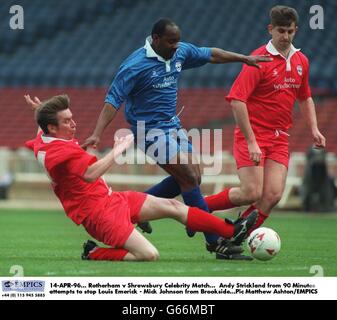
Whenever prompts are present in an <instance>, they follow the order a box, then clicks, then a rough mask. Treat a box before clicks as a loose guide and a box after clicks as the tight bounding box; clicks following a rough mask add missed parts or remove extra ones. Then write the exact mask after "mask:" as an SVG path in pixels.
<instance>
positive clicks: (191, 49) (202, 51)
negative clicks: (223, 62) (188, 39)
mask: <svg viewBox="0 0 337 320" xmlns="http://www.w3.org/2000/svg"><path fill="white" fill-rule="evenodd" d="M180 49H181V50H182V51H183V54H184V55H185V61H184V63H183V69H184V70H186V69H191V68H197V67H201V66H203V65H204V64H206V63H208V62H210V60H211V48H207V47H197V46H195V45H193V44H191V43H184V42H182V43H181V44H180Z"/></svg>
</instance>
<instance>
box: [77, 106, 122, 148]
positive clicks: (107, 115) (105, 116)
mask: <svg viewBox="0 0 337 320" xmlns="http://www.w3.org/2000/svg"><path fill="white" fill-rule="evenodd" d="M116 114H117V110H116V109H115V108H114V107H113V106H112V105H111V104H109V103H105V104H104V107H103V109H102V111H101V113H100V115H99V117H98V120H97V123H96V127H95V130H94V133H93V134H92V135H91V136H90V137H89V138H87V139H86V140H85V141H84V143H83V144H82V145H81V147H82V148H83V149H86V148H87V147H89V146H91V147H93V148H96V147H97V146H98V144H99V143H100V140H101V136H102V134H103V131H104V130H105V128H106V127H107V126H108V125H109V123H110V122H111V121H112V119H113V118H114V117H115V116H116Z"/></svg>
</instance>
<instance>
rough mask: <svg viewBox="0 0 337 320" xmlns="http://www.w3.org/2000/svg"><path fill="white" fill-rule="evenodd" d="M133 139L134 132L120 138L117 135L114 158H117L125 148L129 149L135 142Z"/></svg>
mask: <svg viewBox="0 0 337 320" xmlns="http://www.w3.org/2000/svg"><path fill="white" fill-rule="evenodd" d="M133 140H134V136H133V134H129V135H127V136H125V137H120V138H119V137H117V136H115V145H114V148H113V153H114V158H117V157H118V156H119V155H121V154H122V153H123V152H124V151H125V150H127V149H129V148H130V147H131V145H132V144H133Z"/></svg>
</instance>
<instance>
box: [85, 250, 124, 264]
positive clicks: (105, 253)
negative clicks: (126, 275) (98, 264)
mask: <svg viewBox="0 0 337 320" xmlns="http://www.w3.org/2000/svg"><path fill="white" fill-rule="evenodd" d="M127 253H128V251H127V250H124V249H113V248H99V247H97V248H96V249H95V250H94V251H93V252H91V253H89V259H90V260H113V261H122V260H123V259H124V257H125V256H126V254H127Z"/></svg>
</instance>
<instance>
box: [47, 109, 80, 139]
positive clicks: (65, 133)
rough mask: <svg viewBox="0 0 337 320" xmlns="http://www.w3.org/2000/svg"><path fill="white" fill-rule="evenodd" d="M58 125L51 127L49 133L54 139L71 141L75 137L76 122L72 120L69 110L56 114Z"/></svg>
mask: <svg viewBox="0 0 337 320" xmlns="http://www.w3.org/2000/svg"><path fill="white" fill-rule="evenodd" d="M57 118H58V125H57V126H52V128H50V129H49V131H50V132H51V133H52V135H53V136H54V137H55V138H58V139H64V140H71V139H73V138H74V136H75V132H76V122H75V121H74V120H73V114H72V113H71V111H70V109H66V110H63V111H60V112H58V113H57Z"/></svg>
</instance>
